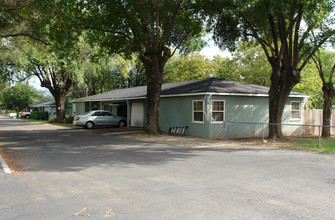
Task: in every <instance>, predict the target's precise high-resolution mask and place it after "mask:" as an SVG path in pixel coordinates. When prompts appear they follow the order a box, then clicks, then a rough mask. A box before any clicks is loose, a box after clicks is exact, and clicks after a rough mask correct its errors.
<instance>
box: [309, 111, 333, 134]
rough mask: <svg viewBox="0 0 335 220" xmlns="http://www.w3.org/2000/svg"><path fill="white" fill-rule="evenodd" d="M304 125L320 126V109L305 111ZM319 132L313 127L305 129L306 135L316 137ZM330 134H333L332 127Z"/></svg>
mask: <svg viewBox="0 0 335 220" xmlns="http://www.w3.org/2000/svg"><path fill="white" fill-rule="evenodd" d="M304 116H305V124H306V125H322V109H312V110H305V112H304ZM331 126H335V109H333V110H332V119H331ZM318 133H319V130H318V128H317V127H315V126H308V127H305V134H306V135H318ZM331 133H332V134H335V127H332V129H331Z"/></svg>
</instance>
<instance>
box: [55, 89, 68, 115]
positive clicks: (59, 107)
mask: <svg viewBox="0 0 335 220" xmlns="http://www.w3.org/2000/svg"><path fill="white" fill-rule="evenodd" d="M65 96H66V93H62V92H58V93H56V96H55V97H54V98H55V101H56V115H57V117H58V118H61V119H64V118H65Z"/></svg>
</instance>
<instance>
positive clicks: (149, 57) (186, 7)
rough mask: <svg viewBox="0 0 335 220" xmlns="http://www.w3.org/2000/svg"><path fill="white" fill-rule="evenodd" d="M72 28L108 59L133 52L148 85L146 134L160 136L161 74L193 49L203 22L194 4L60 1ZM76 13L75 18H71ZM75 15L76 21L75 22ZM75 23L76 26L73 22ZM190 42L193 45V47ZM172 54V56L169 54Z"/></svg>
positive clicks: (109, 0) (128, 0) (140, 0)
mask: <svg viewBox="0 0 335 220" xmlns="http://www.w3.org/2000/svg"><path fill="white" fill-rule="evenodd" d="M61 4H63V5H65V6H64V8H66V9H68V10H69V11H70V12H68V13H65V14H64V16H66V15H71V16H70V18H68V19H66V20H68V21H70V22H72V26H75V27H78V28H81V29H84V30H90V32H91V40H92V42H95V43H97V44H99V45H100V46H102V47H104V48H106V50H108V51H109V52H111V53H117V52H123V53H124V54H125V56H128V57H129V55H130V54H132V53H133V52H136V53H138V54H139V58H140V60H141V62H142V63H143V65H144V68H145V71H146V79H147V80H146V81H147V98H146V102H147V103H146V105H147V111H146V114H147V131H148V132H149V133H152V134H157V133H159V132H160V129H159V124H158V106H159V100H160V92H161V85H162V82H163V80H162V76H163V69H164V66H165V64H166V62H167V61H168V60H169V58H170V57H171V56H172V55H173V54H174V53H175V51H176V50H177V49H182V48H186V47H189V48H196V47H198V45H199V44H198V42H199V41H196V40H195V39H199V37H200V36H201V33H202V31H203V20H204V17H203V16H201V14H200V12H199V11H200V10H201V9H200V8H199V6H198V5H197V4H195V3H194V2H193V1H173V0H166V1H144V0H136V1H133V0H126V1H120V0H114V1H111V0H100V1H93V0H88V1H87V0H85V1H84V0H81V1H76V2H75V3H74V5H73V3H72V4H71V3H69V2H68V1H62V2H61ZM74 13H75V15H74ZM73 15H74V16H73ZM75 18H76V20H75ZM191 42H192V43H191ZM172 48H173V51H171V49H172Z"/></svg>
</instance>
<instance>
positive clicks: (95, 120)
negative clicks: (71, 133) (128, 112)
mask: <svg viewBox="0 0 335 220" xmlns="http://www.w3.org/2000/svg"><path fill="white" fill-rule="evenodd" d="M73 124H74V125H77V126H83V127H84V128H88V129H91V128H94V127H95V126H119V127H125V126H127V121H126V119H125V118H124V117H121V116H116V115H113V113H112V112H109V111H105V110H96V111H90V112H86V113H84V114H82V115H77V116H75V117H74V120H73Z"/></svg>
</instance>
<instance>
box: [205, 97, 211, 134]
mask: <svg viewBox="0 0 335 220" xmlns="http://www.w3.org/2000/svg"><path fill="white" fill-rule="evenodd" d="M212 96H213V94H212V93H210V94H208V95H206V96H205V103H206V105H205V109H204V110H205V118H206V121H207V122H208V123H207V137H208V138H210V134H209V131H210V126H211V124H212V123H211V122H212V117H211V116H212V112H211V106H212Z"/></svg>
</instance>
